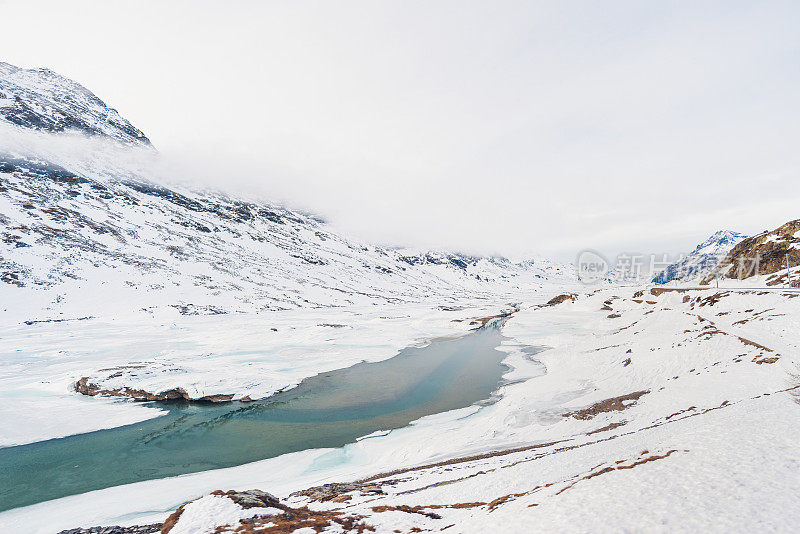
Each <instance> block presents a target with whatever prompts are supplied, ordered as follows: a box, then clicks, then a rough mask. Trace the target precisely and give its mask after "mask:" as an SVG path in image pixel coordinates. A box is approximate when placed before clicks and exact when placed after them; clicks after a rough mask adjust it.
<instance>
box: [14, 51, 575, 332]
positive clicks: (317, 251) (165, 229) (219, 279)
mask: <svg viewBox="0 0 800 534" xmlns="http://www.w3.org/2000/svg"><path fill="white" fill-rule="evenodd" d="M0 91H2V94H3V96H2V98H3V100H0V102H1V103H2V104H0V106H3V107H0V122H3V121H5V122H6V123H12V124H13V125H15V126H14V127H13V128H12V129H13V130H14V131H17V130H18V131H19V132H21V133H23V132H26V131H30V130H37V131H42V130H44V131H47V132H62V131H65V130H68V129H77V130H80V131H83V132H85V133H87V134H88V135H90V136H103V137H104V138H108V139H111V140H113V142H114V143H119V144H120V145H127V146H128V147H129V148H125V150H134V149H137V150H140V151H141V147H143V146H148V147H149V142H148V140H147V137H146V136H145V135H144V134H143V133H142V132H140V131H139V130H137V129H136V128H134V127H133V126H132V125H131V124H130V123H129V122H127V121H126V120H125V119H123V118H122V117H120V116H119V115H118V114H117V112H116V111H114V110H111V109H109V108H108V107H106V106H105V104H103V102H102V101H100V100H99V99H98V98H97V97H95V96H94V95H93V94H92V93H90V92H89V91H88V90H86V89H84V88H83V87H82V86H80V85H79V84H77V83H75V82H73V81H71V80H68V79H66V78H63V77H61V76H59V75H57V74H55V73H53V72H51V71H49V70H32V71H26V70H22V69H17V68H16V67H12V66H10V65H8V64H0ZM8 128H9V126H8V124H6V129H8ZM37 135H38V134H37ZM132 145H136V147H133V146H132ZM137 147H139V148H137ZM121 149H122V148H120V150H121ZM147 152H148V153H150V152H151V151H150V150H149V149H148V150H147ZM153 154H154V153H153ZM108 159H109V158H106V160H103V159H102V158H100V159H92V158H89V157H88V156H87V155H84V154H82V153H81V154H75V155H70V157H56V156H53V155H51V154H49V153H48V154H47V155H41V154H39V155H30V154H24V153H22V152H20V151H16V152H14V153H6V154H5V155H3V154H2V153H0V314H2V313H5V314H7V315H8V314H12V315H15V316H21V315H22V314H27V315H25V316H24V319H26V320H27V319H37V320H38V319H41V318H46V319H48V320H53V319H58V318H62V317H72V318H75V317H80V316H88V315H98V314H107V313H112V312H115V311H116V312H119V311H124V310H127V311H131V310H139V311H144V312H147V313H156V312H157V311H158V310H163V309H167V308H173V309H175V310H178V311H179V312H180V313H183V314H215V313H228V312H237V311H257V310H264V309H271V310H274V309H288V308H297V307H315V306H343V305H348V304H372V303H385V302H390V303H391V302H420V301H435V302H437V303H441V304H443V305H444V304H447V303H451V302H455V301H456V300H458V299H462V300H463V299H465V298H470V299H495V300H496V299H497V298H503V297H502V296H503V295H508V296H509V298H514V297H519V295H520V294H521V293H524V292H526V291H531V290H535V289H536V288H538V287H540V286H541V285H542V284H543V283H548V282H549V281H551V280H570V281H572V280H574V271H573V270H572V269H571V266H565V265H557V264H553V263H550V262H547V261H534V262H525V263H513V262H511V261H509V260H507V259H505V258H500V257H478V256H470V255H464V254H458V253H452V252H411V251H404V250H399V249H393V248H387V247H380V246H374V245H370V244H366V243H362V242H360V241H358V240H356V239H351V238H348V237H345V236H342V235H339V234H338V233H336V232H335V231H333V230H332V229H331V228H329V227H328V226H327V225H326V224H325V223H324V222H323V221H321V220H319V219H318V218H316V217H313V216H310V215H307V214H303V213H300V212H297V211H294V210H291V209H287V208H284V207H280V206H277V205H273V204H270V203H267V202H263V201H260V200H255V199H245V198H237V197H232V196H229V195H226V194H223V193H220V192H216V191H209V190H198V189H191V188H184V187H176V186H168V185H165V184H163V183H155V182H153V181H151V180H150V177H149V176H147V175H143V174H142V173H141V172H139V171H136V170H131V168H130V167H124V168H123V167H117V166H115V162H114V161H107V160H108ZM111 159H112V160H113V158H111ZM123 159H124V158H123ZM134 168H135V167H134Z"/></svg>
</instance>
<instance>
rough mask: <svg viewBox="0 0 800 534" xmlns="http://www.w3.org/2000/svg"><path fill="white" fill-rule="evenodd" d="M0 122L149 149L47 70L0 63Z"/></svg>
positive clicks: (84, 92)
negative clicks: (106, 138) (98, 136)
mask: <svg viewBox="0 0 800 534" xmlns="http://www.w3.org/2000/svg"><path fill="white" fill-rule="evenodd" d="M0 118H2V119H5V120H6V121H7V122H10V123H12V124H16V125H17V126H22V127H24V128H29V129H33V130H39V131H46V132H65V131H78V132H81V133H84V134H88V135H103V136H106V137H109V138H113V139H116V140H118V141H122V142H126V143H136V144H143V145H150V140H149V139H147V137H146V136H145V135H144V134H143V133H142V132H141V131H139V130H138V129H136V128H134V127H133V125H131V123H130V122H128V121H127V120H125V119H124V118H122V117H121V116H120V114H119V113H117V111H116V110H115V109H112V108H110V107H108V106H107V105H106V104H105V103H104V102H103V101H102V100H100V99H99V98H97V97H96V96H95V95H94V93H92V92H91V91H89V90H88V89H86V88H85V87H83V86H82V85H80V84H79V83H76V82H74V81H72V80H70V79H69V78H65V77H63V76H61V75H59V74H56V73H55V72H53V71H51V70H49V69H21V68H19V67H15V66H14V65H9V64H8V63H3V62H1V61H0Z"/></svg>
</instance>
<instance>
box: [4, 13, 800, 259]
mask: <svg viewBox="0 0 800 534" xmlns="http://www.w3.org/2000/svg"><path fill="white" fill-rule="evenodd" d="M0 13H2V20H3V25H2V30H0V60H5V61H7V62H9V63H12V64H16V65H18V66H23V67H44V66H46V67H49V68H51V69H53V70H55V71H57V72H59V73H61V74H64V75H66V76H69V77H71V78H73V79H75V80H76V81H78V82H80V83H82V84H83V85H85V86H86V87H87V88H89V89H90V90H92V91H93V92H95V93H96V94H97V95H98V96H99V97H100V98H102V99H103V100H105V101H106V102H107V103H108V104H109V105H111V106H113V107H115V108H117V109H118V110H119V111H120V112H121V113H122V115H123V116H125V117H127V118H128V119H129V120H130V121H131V122H132V123H133V124H134V125H135V126H137V127H138V128H140V129H142V130H143V131H144V132H145V133H146V134H147V135H148V136H149V137H150V139H151V140H152V141H153V143H154V144H155V145H156V147H157V148H158V149H159V150H161V151H162V152H163V153H164V154H165V157H169V158H175V159H176V160H181V161H184V162H187V163H188V165H189V166H191V165H194V166H195V168H202V169H203V171H202V172H198V175H200V174H202V175H204V177H203V178H202V179H203V180H209V179H211V180H212V181H213V182H214V183H215V184H217V185H219V186H222V187H227V188H232V189H237V188H248V189H251V190H256V191H260V192H262V193H263V194H264V195H266V196H267V197H269V198H274V199H277V200H280V201H282V202H285V203H287V204H289V205H292V206H296V207H300V208H304V209H309V210H313V211H314V212H317V213H319V214H321V215H323V216H325V217H327V218H328V219H329V220H331V221H332V222H333V223H334V224H335V225H337V226H339V227H341V228H343V229H344V230H346V231H348V232H350V233H354V234H356V235H358V236H359V237H361V238H364V239H368V240H379V241H382V242H391V243H397V244H407V245H417V246H445V247H448V248H453V249H460V250H464V251H469V252H482V253H502V254H506V255H511V256H520V255H524V254H531V253H536V254H542V255H549V256H554V257H557V258H559V259H568V260H572V259H574V257H575V254H576V252H577V251H578V250H580V249H582V248H584V247H591V248H596V249H600V250H603V251H605V252H609V253H616V252H619V251H639V252H677V251H681V250H688V249H691V248H693V247H694V246H695V245H696V244H697V242H699V241H700V240H702V239H704V238H705V237H707V236H708V235H710V234H711V233H713V232H714V231H715V230H718V229H722V228H729V229H732V230H738V231H742V232H745V233H755V232H758V231H760V230H764V229H766V228H773V227H775V226H778V225H779V224H782V223H783V222H785V221H787V220H790V219H795V218H798V217H800V209H798V207H800V203H799V202H798V200H800V145H799V143H798V142H799V141H800V103H799V102H800V68H798V65H800V31H798V28H800V3H798V2H790V1H787V2H764V1H754V2H738V1H731V0H727V1H722V2H703V1H683V2H678V1H675V2H664V1H660V0H658V1H655V0H654V1H651V2H645V1H637V2H623V1H605V2H599V1H591V2H553V1H548V2H498V1H495V0H492V1H488V0H487V1H485V2H466V1H463V0H458V1H446V2H445V1H431V0H426V1H420V2H412V1H402V2H380V1H376V0H368V1H363V2H350V1H336V2H333V1H325V2H305V1H291V2H290V1H285V2H270V1H258V2H255V1H254V2H247V1H225V2H207V1H191V2H190V1H185V2H183V1H180V2H179V1H158V2H149V1H144V0H138V1H136V2H130V1H128V2H112V1H103V2H76V1H63V0H62V1H58V2H38V1H32V0H25V1H19V2H18V1H3V0H0ZM209 176H211V178H209Z"/></svg>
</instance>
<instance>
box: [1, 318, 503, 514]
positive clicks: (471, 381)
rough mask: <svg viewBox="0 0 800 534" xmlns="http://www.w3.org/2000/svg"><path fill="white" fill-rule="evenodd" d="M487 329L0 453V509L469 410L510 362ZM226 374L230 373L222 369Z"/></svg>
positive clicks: (494, 330)
mask: <svg viewBox="0 0 800 534" xmlns="http://www.w3.org/2000/svg"><path fill="white" fill-rule="evenodd" d="M501 341H502V335H501V333H500V329H499V325H498V324H495V325H493V326H492V325H490V326H489V327H487V328H483V329H481V330H479V331H476V332H474V333H470V334H468V335H466V336H463V337H461V338H458V339H445V340H437V341H434V342H432V343H431V344H429V345H427V346H425V347H422V348H407V349H404V350H402V351H401V352H400V353H399V354H398V355H397V356H395V357H393V358H390V359H388V360H384V361H381V362H376V363H360V364H357V365H354V366H352V367H348V368H346V369H340V370H337V371H332V372H327V373H323V374H320V375H317V376H314V377H310V378H308V379H306V380H304V381H303V382H302V383H301V384H300V385H299V386H298V387H297V388H295V389H293V390H291V391H287V392H284V393H280V394H278V395H275V396H273V397H270V398H269V399H267V400H264V401H258V402H252V403H246V404H245V403H238V402H234V403H230V404H222V405H214V404H188V403H167V404H163V405H162V406H163V407H164V408H165V409H167V410H168V413H167V414H166V415H164V416H162V417H158V418H155V419H149V420H146V421H143V422H141V423H136V424H133V425H128V426H123V427H118V428H113V429H109V430H100V431H96V432H89V433H85V434H78V435H74V436H69V437H66V438H59V439H51V440H48V441H42V442H37V443H32V444H28V445H21V446H17V447H9V448H4V449H0V511H2V510H9V509H11V508H16V507H19V506H26V505H30V504H34V503H37V502H41V501H45V500H50V499H56V498H59V497H64V496H67V495H74V494H78V493H84V492H88V491H92V490H96V489H100V488H106V487H110V486H117V485H121V484H128V483H131V482H137V481H142V480H152V479H158V478H164V477H170V476H175V475H180V474H184V473H193V472H198V471H205V470H210V469H219V468H223V467H229V466H234V465H240V464H245V463H248V462H254V461H257V460H262V459H265V458H272V457H275V456H279V455H281V454H285V453H289V452H294V451H300V450H304V449H312V448H325V447H340V446H342V445H345V444H346V443H351V442H353V441H355V440H356V439H357V438H359V437H361V436H365V435H367V434H370V433H373V432H375V431H379V430H388V429H393V428H400V427H402V426H405V425H407V424H408V423H409V422H411V421H413V420H415V419H419V418H420V417H423V416H426V415H430V414H434V413H439V412H444V411H448V410H454V409H458V408H463V407H465V406H469V405H471V404H474V403H476V402H478V401H482V400H486V399H488V398H490V396H491V393H492V391H494V390H495V389H497V387H498V385H499V383H500V380H501V377H502V374H503V372H504V366H503V365H502V364H501V361H502V360H503V358H505V357H506V353H505V352H501V351H499V350H496V347H498V346H499V345H500V342H501ZM219 372H221V373H224V372H225V370H224V369H220V371H219Z"/></svg>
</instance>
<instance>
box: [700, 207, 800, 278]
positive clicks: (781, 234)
mask: <svg viewBox="0 0 800 534" xmlns="http://www.w3.org/2000/svg"><path fill="white" fill-rule="evenodd" d="M787 254H788V256H789V266H790V267H792V268H795V267H797V265H800V219H797V220H794V221H789V222H787V223H786V224H784V225H782V226H779V227H778V228H776V229H775V230H771V231H769V230H768V231H764V232H762V233H760V234H758V235H754V236H753V237H748V238H747V239H745V240H743V241H741V242H740V243H739V244H737V245H736V246H735V247H733V248H732V249H731V251H730V252H729V253H728V255H727V256H726V257H725V258H724V259H723V260H722V261H721V262H720V263H719V266H718V267H717V269H715V270H714V272H713V273H710V274H709V275H708V276H706V277H705V279H704V280H703V281H702V283H703V284H709V283H711V282H712V281H713V280H714V278H715V277H716V276H717V275H721V276H724V277H725V278H736V279H738V280H744V279H747V278H750V277H752V276H765V277H766V279H765V281H764V283H766V284H767V285H768V286H772V285H778V284H785V283H786V282H787V280H786V276H787V275H786V256H787ZM770 275H771V276H770ZM796 276H797V274H796V272H793V273H792V278H793V279H794V280H793V281H792V286H794V287H800V279H797V278H795V277H796Z"/></svg>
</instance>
